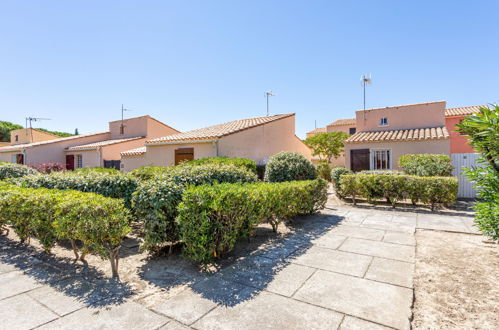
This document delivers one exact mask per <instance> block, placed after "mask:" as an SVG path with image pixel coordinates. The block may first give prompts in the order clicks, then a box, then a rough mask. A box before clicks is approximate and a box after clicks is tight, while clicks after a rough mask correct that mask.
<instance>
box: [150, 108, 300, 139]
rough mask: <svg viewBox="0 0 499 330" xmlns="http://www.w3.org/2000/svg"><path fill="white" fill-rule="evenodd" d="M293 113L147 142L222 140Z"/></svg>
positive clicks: (245, 120) (222, 125)
mask: <svg viewBox="0 0 499 330" xmlns="http://www.w3.org/2000/svg"><path fill="white" fill-rule="evenodd" d="M293 115H294V114H293V113H290V114H283V115H274V116H266V117H256V118H248V119H240V120H234V121H231V122H227V123H223V124H219V125H214V126H209V127H205V128H200V129H195V130H193V131H189V132H184V133H179V134H172V135H168V136H164V137H160V138H156V139H151V140H148V141H146V143H147V144H155V143H162V142H176V141H200V140H211V139H217V138H221V137H223V136H226V135H230V134H234V133H237V132H239V131H242V130H245V129H248V128H252V127H256V126H260V125H263V124H267V123H270V122H272V121H275V120H279V119H283V118H286V117H290V116H293Z"/></svg>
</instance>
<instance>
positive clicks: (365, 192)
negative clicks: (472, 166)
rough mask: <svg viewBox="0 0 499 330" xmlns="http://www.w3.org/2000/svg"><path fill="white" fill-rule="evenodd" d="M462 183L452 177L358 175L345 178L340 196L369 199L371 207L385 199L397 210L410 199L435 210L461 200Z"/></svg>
mask: <svg viewBox="0 0 499 330" xmlns="http://www.w3.org/2000/svg"><path fill="white" fill-rule="evenodd" d="M457 188H458V181H457V179H456V178H452V177H421V176H412V175H386V174H384V175H383V174H356V175H347V174H344V175H341V177H340V185H339V194H340V196H343V197H351V198H352V201H353V203H354V205H355V203H356V198H358V197H361V198H365V199H367V201H368V202H369V203H375V202H376V200H378V199H381V198H385V199H386V200H387V202H389V203H391V204H392V206H393V207H395V204H396V203H397V201H400V200H403V199H410V200H411V201H412V203H413V204H416V203H418V202H422V203H423V204H426V205H430V207H431V209H432V210H434V209H435V206H436V205H437V204H446V203H454V202H455V201H456V199H457Z"/></svg>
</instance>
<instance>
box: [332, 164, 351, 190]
mask: <svg viewBox="0 0 499 330" xmlns="http://www.w3.org/2000/svg"><path fill="white" fill-rule="evenodd" d="M343 174H353V172H352V171H350V170H349V169H348V168H344V167H333V168H332V169H331V181H332V182H333V184H334V186H335V187H338V186H339V184H340V176H342V175H343Z"/></svg>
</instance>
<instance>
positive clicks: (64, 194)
mask: <svg viewBox="0 0 499 330" xmlns="http://www.w3.org/2000/svg"><path fill="white" fill-rule="evenodd" d="M0 191H1V194H0V225H6V224H7V225H10V226H11V227H12V228H13V230H14V231H15V232H16V234H17V235H18V236H19V238H20V239H21V241H22V242H26V241H27V240H29V239H30V238H31V237H34V238H37V239H38V240H39V242H40V244H41V245H42V246H43V248H44V249H45V250H46V251H50V249H51V248H52V247H53V246H54V244H55V242H56V241H57V240H63V239H68V240H70V241H71V242H72V243H73V244H72V245H73V248H74V252H75V255H76V257H77V258H78V257H79V255H78V250H77V248H76V244H75V242H76V241H81V242H82V243H83V245H84V251H91V252H93V253H96V254H98V255H100V256H101V257H102V258H104V259H109V260H110V262H111V268H112V272H113V277H118V252H119V249H120V246H121V242H122V239H123V237H124V236H125V235H126V234H127V233H128V231H129V230H130V229H129V227H128V221H129V220H128V211H127V210H126V209H125V207H124V205H123V201H121V200H118V199H113V198H106V197H103V196H100V195H97V194H91V193H82V192H78V191H70V190H65V191H61V190H56V189H44V188H40V189H34V188H20V187H18V186H14V185H5V184H4V185H0Z"/></svg>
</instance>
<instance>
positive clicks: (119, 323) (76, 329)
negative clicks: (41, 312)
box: [39, 302, 169, 330]
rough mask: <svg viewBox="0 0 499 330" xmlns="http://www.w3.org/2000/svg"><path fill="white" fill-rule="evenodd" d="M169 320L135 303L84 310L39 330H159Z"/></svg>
mask: <svg viewBox="0 0 499 330" xmlns="http://www.w3.org/2000/svg"><path fill="white" fill-rule="evenodd" d="M168 321H169V320H168V319H167V318H166V317H164V316H161V315H158V314H155V313H153V312H151V311H150V310H148V309H146V308H145V307H143V306H141V305H139V304H138V303H135V302H127V303H124V304H121V305H117V306H113V307H106V308H83V309H80V310H78V311H76V312H74V313H71V314H68V315H66V316H64V317H61V318H59V319H57V320H55V321H53V322H50V323H47V324H45V325H44V326H42V327H40V328H39V329H47V330H48V329H50V330H55V329H68V330H88V329H103V330H104V329H106V330H107V329H109V330H115V329H130V330H132V329H157V328H159V327H161V326H163V325H164V324H166V323H167V322H168Z"/></svg>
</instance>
